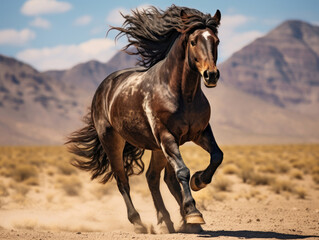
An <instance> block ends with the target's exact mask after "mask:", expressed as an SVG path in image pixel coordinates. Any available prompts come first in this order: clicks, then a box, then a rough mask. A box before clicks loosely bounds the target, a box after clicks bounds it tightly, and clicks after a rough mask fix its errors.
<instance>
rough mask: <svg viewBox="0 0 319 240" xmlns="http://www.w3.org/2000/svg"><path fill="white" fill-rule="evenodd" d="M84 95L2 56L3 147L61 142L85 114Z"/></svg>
mask: <svg viewBox="0 0 319 240" xmlns="http://www.w3.org/2000/svg"><path fill="white" fill-rule="evenodd" d="M81 92H82V90H81V89H74V88H73V87H72V86H71V85H70V84H69V83H67V82H59V81H57V80H56V79H52V78H50V77H48V76H47V75H44V74H42V73H40V72H38V71H36V70H35V69H34V68H32V67H31V66H29V65H27V64H24V63H22V62H20V61H17V60H15V59H13V58H9V57H6V56H2V55H0V116H1V118H0V132H1V137H0V144H2V145H7V144H33V143H37V144H40V143H44V142H45V143H57V142H61V141H62V135H63V133H64V132H65V131H66V130H70V129H71V128H73V126H74V123H73V120H74V119H76V118H79V116H80V115H82V114H83V109H84V103H83V101H81V99H80V98H79V97H78V96H81ZM75 125H79V124H75Z"/></svg>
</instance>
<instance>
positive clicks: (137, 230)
mask: <svg viewBox="0 0 319 240" xmlns="http://www.w3.org/2000/svg"><path fill="white" fill-rule="evenodd" d="M148 230H149V229H147V227H146V226H145V225H144V224H135V225H134V232H135V233H143V234H146V233H149V231H148Z"/></svg>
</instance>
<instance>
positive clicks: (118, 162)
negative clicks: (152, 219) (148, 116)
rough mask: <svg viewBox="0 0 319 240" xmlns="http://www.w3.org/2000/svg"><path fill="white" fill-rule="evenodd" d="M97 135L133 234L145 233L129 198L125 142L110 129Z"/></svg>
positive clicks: (145, 230)
mask: <svg viewBox="0 0 319 240" xmlns="http://www.w3.org/2000/svg"><path fill="white" fill-rule="evenodd" d="M98 134H99V138H100V141H101V143H102V146H103V149H104V151H105V152H106V154H107V156H108V158H109V160H110V164H111V168H112V171H113V174H114V177H115V179H116V182H117V186H118V189H119V191H120V193H121V194H122V196H123V199H124V202H125V205H126V208H127V216H128V219H129V221H130V222H131V223H132V224H133V225H134V230H135V232H138V233H147V232H148V231H147V228H146V227H145V225H144V224H143V223H142V221H141V217H140V215H139V213H138V212H137V211H136V209H135V207H134V205H133V202H132V199H131V196H130V185H129V181H128V176H127V174H126V172H125V169H124V163H123V150H124V147H125V140H124V139H123V138H122V137H121V136H120V135H119V134H118V133H116V132H115V131H114V130H113V129H112V128H107V129H106V130H105V131H104V132H99V133H98Z"/></svg>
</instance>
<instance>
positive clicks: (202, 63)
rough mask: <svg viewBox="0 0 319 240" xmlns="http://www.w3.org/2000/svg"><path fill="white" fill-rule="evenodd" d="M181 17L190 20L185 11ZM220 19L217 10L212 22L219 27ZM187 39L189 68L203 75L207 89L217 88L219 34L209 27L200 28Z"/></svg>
mask: <svg viewBox="0 0 319 240" xmlns="http://www.w3.org/2000/svg"><path fill="white" fill-rule="evenodd" d="M181 17H182V19H187V18H188V19H189V17H187V16H186V15H185V12H183V11H182V12H181ZM220 18H221V14H220V11H219V10H217V11H216V13H215V15H214V16H213V17H212V20H213V21H215V22H216V23H217V24H218V25H219V22H220ZM186 39H187V40H186V41H187V48H186V49H187V58H188V63H189V66H190V67H191V69H193V70H195V71H198V72H199V73H200V74H201V76H202V77H203V79H204V84H205V86H206V87H209V88H211V87H215V86H216V84H217V81H218V79H219V76H220V75H219V70H218V69H217V66H216V62H217V57H218V54H217V47H218V44H219V38H218V36H217V32H216V31H213V30H212V29H210V28H208V27H206V28H199V29H195V30H194V31H191V33H190V34H189V36H188V37H187V38H186Z"/></svg>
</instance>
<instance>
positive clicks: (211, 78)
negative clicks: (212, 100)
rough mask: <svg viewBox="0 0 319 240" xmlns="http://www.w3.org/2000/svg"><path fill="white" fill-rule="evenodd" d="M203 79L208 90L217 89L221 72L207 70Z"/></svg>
mask: <svg viewBox="0 0 319 240" xmlns="http://www.w3.org/2000/svg"><path fill="white" fill-rule="evenodd" d="M203 78H204V84H205V86H206V87H208V88H213V87H216V85H217V81H218V79H219V70H218V69H217V70H216V71H212V72H210V71H208V70H205V71H204V72H203Z"/></svg>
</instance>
